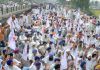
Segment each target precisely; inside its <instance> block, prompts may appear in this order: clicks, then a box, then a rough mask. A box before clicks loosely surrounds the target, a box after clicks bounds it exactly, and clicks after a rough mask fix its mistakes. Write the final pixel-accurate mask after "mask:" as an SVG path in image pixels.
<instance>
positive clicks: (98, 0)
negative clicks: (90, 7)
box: [90, 0, 100, 1]
mask: <svg viewBox="0 0 100 70" xmlns="http://www.w3.org/2000/svg"><path fill="white" fill-rule="evenodd" d="M90 1H100V0H90Z"/></svg>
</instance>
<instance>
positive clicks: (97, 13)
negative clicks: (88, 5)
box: [91, 10, 100, 17]
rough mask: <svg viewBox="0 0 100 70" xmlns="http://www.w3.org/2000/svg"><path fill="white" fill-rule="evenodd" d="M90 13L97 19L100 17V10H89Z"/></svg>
mask: <svg viewBox="0 0 100 70" xmlns="http://www.w3.org/2000/svg"><path fill="white" fill-rule="evenodd" d="M91 11H92V13H93V14H94V15H95V16H97V17H99V16H100V10H91Z"/></svg>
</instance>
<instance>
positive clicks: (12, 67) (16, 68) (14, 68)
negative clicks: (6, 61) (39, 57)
mask: <svg viewBox="0 0 100 70" xmlns="http://www.w3.org/2000/svg"><path fill="white" fill-rule="evenodd" d="M6 70H21V69H20V68H19V67H17V66H15V65H14V66H11V67H10V66H7V68H6Z"/></svg>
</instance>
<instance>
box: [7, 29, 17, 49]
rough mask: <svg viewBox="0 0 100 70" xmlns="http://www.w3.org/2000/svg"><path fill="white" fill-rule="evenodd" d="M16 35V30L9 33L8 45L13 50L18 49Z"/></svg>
mask: <svg viewBox="0 0 100 70" xmlns="http://www.w3.org/2000/svg"><path fill="white" fill-rule="evenodd" d="M14 37H15V33H14V30H12V31H11V32H10V34H9V39H8V40H9V41H8V46H9V47H10V48H11V49H13V50H15V49H16V42H15V39H14Z"/></svg>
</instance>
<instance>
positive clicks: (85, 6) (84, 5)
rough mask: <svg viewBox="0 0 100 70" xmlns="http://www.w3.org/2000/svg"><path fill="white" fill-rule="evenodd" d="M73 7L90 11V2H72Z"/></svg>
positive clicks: (76, 0)
mask: <svg viewBox="0 0 100 70" xmlns="http://www.w3.org/2000/svg"><path fill="white" fill-rule="evenodd" d="M71 5H72V7H74V8H80V9H82V10H87V9H89V0H71Z"/></svg>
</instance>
